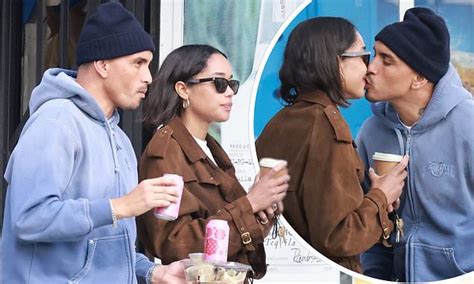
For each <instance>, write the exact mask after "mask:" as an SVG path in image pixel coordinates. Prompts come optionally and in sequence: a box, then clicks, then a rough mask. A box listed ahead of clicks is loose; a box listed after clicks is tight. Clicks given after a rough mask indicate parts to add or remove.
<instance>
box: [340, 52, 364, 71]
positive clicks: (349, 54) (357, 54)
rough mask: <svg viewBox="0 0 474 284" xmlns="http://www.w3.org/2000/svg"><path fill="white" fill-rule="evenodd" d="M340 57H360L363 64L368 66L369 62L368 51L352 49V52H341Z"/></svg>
mask: <svg viewBox="0 0 474 284" xmlns="http://www.w3.org/2000/svg"><path fill="white" fill-rule="evenodd" d="M341 57H360V58H362V60H363V61H364V63H365V65H366V66H367V67H368V66H369V62H370V51H368V50H364V51H354V52H344V53H343V54H341Z"/></svg>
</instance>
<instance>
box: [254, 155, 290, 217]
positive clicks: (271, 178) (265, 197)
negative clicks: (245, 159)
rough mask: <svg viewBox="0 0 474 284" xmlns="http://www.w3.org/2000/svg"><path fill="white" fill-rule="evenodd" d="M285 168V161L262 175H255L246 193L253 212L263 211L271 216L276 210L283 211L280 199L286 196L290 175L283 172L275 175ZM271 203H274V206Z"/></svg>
mask: <svg viewBox="0 0 474 284" xmlns="http://www.w3.org/2000/svg"><path fill="white" fill-rule="evenodd" d="M285 168H286V163H281V164H279V165H277V166H276V167H275V168H273V169H272V170H270V171H269V172H268V173H267V174H265V175H264V176H262V177H260V176H259V175H257V176H256V178H255V182H254V184H253V185H252V187H251V188H250V192H249V193H248V194H247V198H248V200H249V202H250V205H251V206H252V210H253V213H257V212H259V211H265V215H271V217H273V215H274V214H275V211H276V210H280V211H283V203H282V200H283V198H285V196H286V191H287V189H288V182H289V181H290V176H289V175H288V174H284V175H281V176H278V177H277V175H278V173H279V172H280V171H281V170H283V169H285ZM272 205H275V206H276V208H275V206H272ZM259 216H260V213H259ZM262 217H263V215H262ZM268 217H270V216H268ZM263 221H264V220H263Z"/></svg>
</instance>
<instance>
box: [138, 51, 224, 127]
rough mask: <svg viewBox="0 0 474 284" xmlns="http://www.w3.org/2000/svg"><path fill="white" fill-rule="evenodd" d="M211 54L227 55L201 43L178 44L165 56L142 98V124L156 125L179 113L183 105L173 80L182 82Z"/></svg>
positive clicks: (201, 68) (194, 73)
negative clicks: (144, 96)
mask: <svg viewBox="0 0 474 284" xmlns="http://www.w3.org/2000/svg"><path fill="white" fill-rule="evenodd" d="M215 53H219V54H222V55H223V56H224V57H225V58H227V56H226V55H225V54H224V53H223V52H221V51H220V50H218V49H217V48H214V47H212V46H209V45H203V44H193V45H184V46H181V47H179V48H177V49H175V50H173V51H172V52H171V53H170V54H169V55H168V56H167V57H166V59H165V60H164V61H163V64H162V65H161V67H160V69H159V71H158V74H157V76H156V78H155V79H154V80H153V84H152V87H151V88H150V92H149V94H148V96H147V98H146V99H145V103H144V108H143V122H144V124H145V125H146V126H148V127H151V128H156V127H158V126H160V125H161V124H166V123H167V122H169V121H170V120H171V119H172V118H173V117H174V116H175V115H180V114H181V112H182V111H183V105H182V100H181V98H180V97H179V96H178V94H177V93H176V90H175V84H176V82H178V81H183V82H186V81H188V80H190V79H191V78H192V77H193V76H195V75H196V74H198V73H200V72H201V71H202V70H203V69H205V68H206V67H207V60H208V59H209V57H211V56H212V55H213V54H215Z"/></svg>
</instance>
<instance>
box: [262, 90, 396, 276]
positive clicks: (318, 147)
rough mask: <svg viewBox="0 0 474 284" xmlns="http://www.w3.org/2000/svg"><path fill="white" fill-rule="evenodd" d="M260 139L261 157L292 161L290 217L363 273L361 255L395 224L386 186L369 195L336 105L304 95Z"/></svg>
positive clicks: (327, 251)
mask: <svg viewBox="0 0 474 284" xmlns="http://www.w3.org/2000/svg"><path fill="white" fill-rule="evenodd" d="M256 143H257V145H256V147H257V155H258V157H259V158H263V157H271V158H277V159H284V160H286V161H288V169H289V174H290V176H291V181H290V187H289V189H288V193H287V196H286V198H285V200H284V205H285V212H284V216H285V218H286V219H287V220H288V222H289V223H290V224H291V226H292V227H293V228H294V229H295V230H296V231H297V232H298V233H299V235H300V236H301V237H302V238H303V239H305V240H306V241H307V242H308V243H309V244H311V245H312V246H313V247H314V248H315V249H316V250H318V251H319V252H321V253H322V254H324V255H325V256H327V257H328V258H330V259H331V260H333V261H334V262H336V263H338V264H340V265H342V266H344V267H346V268H348V269H351V270H353V271H356V272H362V269H361V265H360V261H359V254H361V253H362V252H364V251H366V250H368V249H369V248H370V247H372V246H373V245H374V244H375V243H377V242H379V241H380V240H382V238H383V236H384V235H385V236H388V235H389V233H390V232H391V231H392V229H393V223H392V222H391V221H390V220H389V218H388V213H387V199H386V197H385V195H384V193H383V192H382V191H381V190H380V189H377V188H372V189H370V190H369V192H368V193H367V194H365V195H364V192H363V189H362V187H361V185H360V183H361V182H362V180H363V178H364V168H363V164H362V162H361V160H360V158H359V156H358V154H357V151H356V149H355V144H354V143H353V140H352V136H351V133H350V129H349V127H348V125H347V123H346V121H345V120H344V118H343V117H342V115H341V113H340V112H339V110H338V108H337V107H336V105H335V104H334V103H333V102H332V101H331V100H330V99H329V97H328V96H327V95H325V94H324V93H322V92H315V93H308V94H301V95H299V96H298V98H297V100H296V101H295V103H294V104H293V105H291V106H288V107H285V108H283V109H282V110H281V111H280V112H279V113H277V114H276V115H275V116H274V117H273V118H272V119H271V121H270V122H269V123H268V124H267V125H266V127H265V129H264V130H263V132H262V134H261V135H260V136H259V137H258V140H257V142H256Z"/></svg>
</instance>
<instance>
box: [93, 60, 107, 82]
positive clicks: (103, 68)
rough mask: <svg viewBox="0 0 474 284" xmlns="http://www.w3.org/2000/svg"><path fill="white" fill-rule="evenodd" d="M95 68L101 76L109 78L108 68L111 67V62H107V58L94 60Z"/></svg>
mask: <svg viewBox="0 0 474 284" xmlns="http://www.w3.org/2000/svg"><path fill="white" fill-rule="evenodd" d="M93 65H94V69H95V71H96V72H97V74H99V76H100V77H102V78H104V79H105V78H107V77H108V75H109V73H108V70H109V68H110V66H109V64H108V63H107V61H106V60H97V61H94V62H93Z"/></svg>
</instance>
